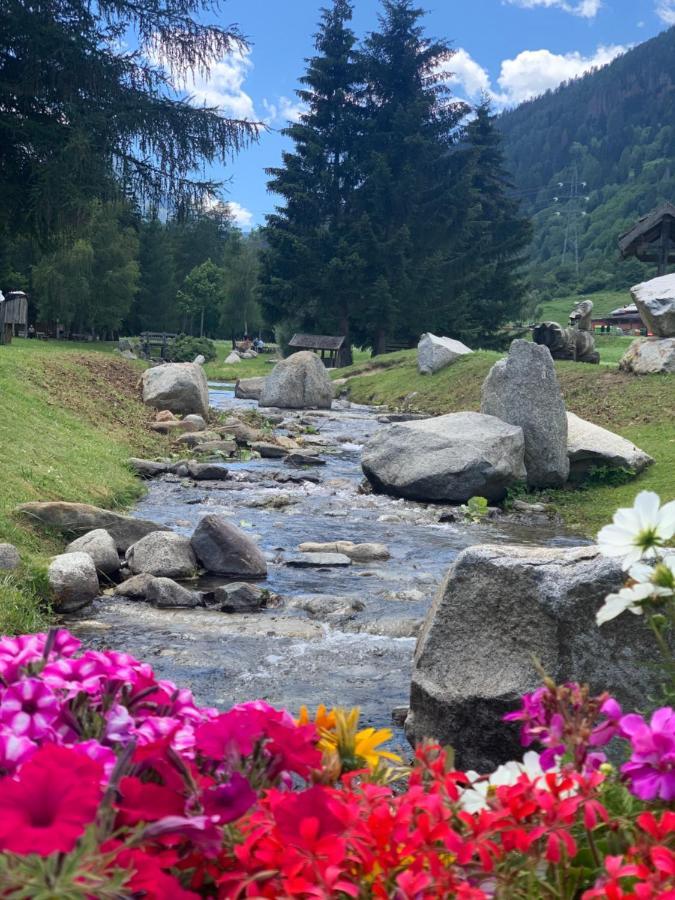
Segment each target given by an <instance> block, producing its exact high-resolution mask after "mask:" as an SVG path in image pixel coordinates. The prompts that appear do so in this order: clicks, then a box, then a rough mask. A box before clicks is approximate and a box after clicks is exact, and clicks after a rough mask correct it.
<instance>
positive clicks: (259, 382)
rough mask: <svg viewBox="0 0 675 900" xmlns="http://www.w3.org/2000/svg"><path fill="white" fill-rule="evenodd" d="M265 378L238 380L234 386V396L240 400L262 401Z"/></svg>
mask: <svg viewBox="0 0 675 900" xmlns="http://www.w3.org/2000/svg"><path fill="white" fill-rule="evenodd" d="M264 385H265V378H264V377H262V376H261V377H259V378H238V379H237V383H236V384H235V386H234V396H235V397H237V399H239V400H260V395H261V393H262V389H263V387H264Z"/></svg>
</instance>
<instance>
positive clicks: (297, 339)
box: [288, 334, 345, 350]
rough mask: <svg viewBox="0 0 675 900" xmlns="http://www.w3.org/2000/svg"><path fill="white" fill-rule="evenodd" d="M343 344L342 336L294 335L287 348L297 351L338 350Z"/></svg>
mask: <svg viewBox="0 0 675 900" xmlns="http://www.w3.org/2000/svg"><path fill="white" fill-rule="evenodd" d="M344 342H345V338H344V335H334V336H332V335H329V334H294V335H293V337H292V338H291V339H290V341H289V342H288V346H289V347H295V348H296V349H298V350H339V349H340V348H341V347H342V345H343V344H344Z"/></svg>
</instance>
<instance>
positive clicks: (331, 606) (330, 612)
mask: <svg viewBox="0 0 675 900" xmlns="http://www.w3.org/2000/svg"><path fill="white" fill-rule="evenodd" d="M286 605H287V607H288V608H289V609H301V610H302V611H303V612H306V613H307V615H308V616H309V617H310V618H312V619H319V620H320V621H322V622H332V623H333V624H336V623H343V622H347V621H349V620H350V619H354V618H355V617H356V615H357V613H360V612H362V611H363V610H364V609H365V608H366V605H365V603H363V601H362V600H358V599H357V598H356V597H331V596H330V595H327V594H312V595H302V596H300V597H293V598H292V599H291V600H289V601H288V602H287V604H286Z"/></svg>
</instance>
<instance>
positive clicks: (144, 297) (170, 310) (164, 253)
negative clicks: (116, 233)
mask: <svg viewBox="0 0 675 900" xmlns="http://www.w3.org/2000/svg"><path fill="white" fill-rule="evenodd" d="M139 266H140V282H139V287H138V296H137V298H136V303H135V305H134V311H133V317H132V320H131V322H130V325H131V333H132V334H136V333H137V332H141V331H176V330H177V327H178V321H177V317H176V277H175V266H174V258H173V252H172V242H171V237H170V234H169V230H168V228H167V226H166V225H164V224H163V223H162V222H160V220H159V219H158V218H157V216H153V217H152V218H151V219H150V220H149V221H147V222H144V223H143V225H142V227H141V230H140V243H139Z"/></svg>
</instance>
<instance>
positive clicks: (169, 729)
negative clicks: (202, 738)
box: [134, 716, 195, 758]
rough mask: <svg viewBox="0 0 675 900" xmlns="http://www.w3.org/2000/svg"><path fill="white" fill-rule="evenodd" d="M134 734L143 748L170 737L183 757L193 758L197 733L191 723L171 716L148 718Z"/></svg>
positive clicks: (175, 748)
mask: <svg viewBox="0 0 675 900" xmlns="http://www.w3.org/2000/svg"><path fill="white" fill-rule="evenodd" d="M134 733H135V735H136V738H137V740H138V744H139V746H141V747H142V746H144V745H145V744H154V743H156V742H157V741H159V740H161V739H162V738H164V737H167V736H169V735H170V736H171V746H172V747H173V749H174V750H177V751H178V753H180V754H181V756H186V757H188V758H189V757H191V756H193V752H192V751H193V748H194V745H195V733H194V730H193V728H192V725H191V724H190V723H189V722H181V720H180V719H174V718H171V717H170V716H148V717H147V718H145V719H144V720H143V721H142V722H141V723H140V724H139V725H138V726H137V727H136V728H135V729H134Z"/></svg>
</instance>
